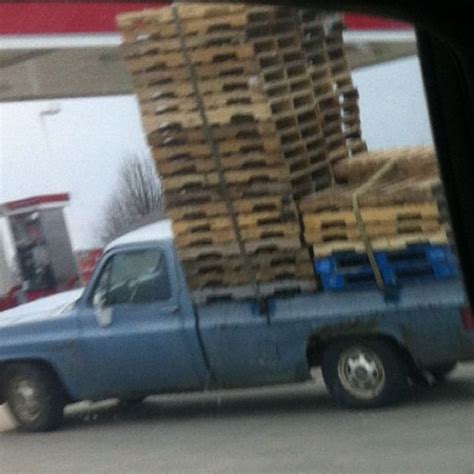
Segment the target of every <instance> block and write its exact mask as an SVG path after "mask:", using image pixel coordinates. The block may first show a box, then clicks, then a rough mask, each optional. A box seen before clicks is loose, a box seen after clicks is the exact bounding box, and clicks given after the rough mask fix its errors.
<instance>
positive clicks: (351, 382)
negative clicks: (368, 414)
mask: <svg viewBox="0 0 474 474" xmlns="http://www.w3.org/2000/svg"><path fill="white" fill-rule="evenodd" d="M322 373H323V378H324V382H325V383H326V386H327V388H328V390H329V392H330V393H331V395H332V396H333V397H334V399H335V400H336V403H337V404H338V405H341V406H345V407H350V408H374V407H379V406H383V405H387V404H389V403H394V402H396V401H398V400H400V399H401V398H402V397H403V395H404V394H405V393H406V391H407V389H408V371H407V368H406V364H405V363H404V361H403V360H402V358H401V357H400V354H399V352H398V351H397V350H396V349H395V347H393V346H392V344H390V343H388V342H385V341H382V340H371V339H367V340H364V339H351V340H341V341H337V342H334V343H332V344H330V345H329V347H328V348H327V349H326V350H325V352H324V354H323V361H322Z"/></svg>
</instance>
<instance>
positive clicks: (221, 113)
mask: <svg viewBox="0 0 474 474" xmlns="http://www.w3.org/2000/svg"><path fill="white" fill-rule="evenodd" d="M206 115H207V120H208V122H209V124H210V125H219V124H227V123H233V122H238V121H239V120H246V119H247V118H250V119H254V120H267V119H269V118H270V111H269V109H268V105H267V104H265V103H261V104H250V105H239V106H236V105H232V106H228V107H222V108H217V109H211V110H207V111H206ZM142 123H143V126H144V128H145V131H146V133H152V132H154V131H156V130H159V129H160V127H163V126H169V125H170V124H179V125H181V126H182V127H185V128H188V127H190V128H193V127H199V126H202V125H203V122H202V118H201V115H200V114H199V113H198V112H189V113H186V114H185V115H183V114H182V113H180V112H170V113H164V114H162V115H160V116H159V117H156V116H146V115H145V116H142Z"/></svg>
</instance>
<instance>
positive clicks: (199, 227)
mask: <svg viewBox="0 0 474 474" xmlns="http://www.w3.org/2000/svg"><path fill="white" fill-rule="evenodd" d="M172 227H173V232H174V234H175V235H176V236H180V235H190V234H194V233H199V234H200V233H206V232H216V233H218V232H224V233H227V231H228V230H232V220H231V219H230V217H228V216H216V217H212V218H204V219H195V220H186V221H175V222H173V224H172Z"/></svg>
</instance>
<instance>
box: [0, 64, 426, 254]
mask: <svg viewBox="0 0 474 474" xmlns="http://www.w3.org/2000/svg"><path fill="white" fill-rule="evenodd" d="M353 78H354V82H355V83H356V85H357V87H358V89H359V93H360V107H361V115H362V131H363V134H364V138H365V139H366V141H367V143H368V145H369V148H386V147H393V146H406V145H424V144H430V143H431V141H432V140H431V133H430V128H429V124H428V115H427V111H426V104H425V99H424V94H423V88H422V83H421V76H420V71H419V66H418V60H417V59H416V58H408V59H402V60H398V61H394V62H391V63H387V64H382V65H378V66H372V67H369V68H365V69H363V70H360V71H358V72H355V73H354V75H353ZM48 111H49V114H46V115H45V112H48ZM146 153H147V147H146V143H145V139H144V136H143V132H142V129H141V125H140V119H139V113H138V107H137V103H136V100H135V99H134V97H132V96H120V97H108V98H88V99H67V100H54V101H35V102H16V103H4V104H0V202H5V201H9V200H14V199H22V198H25V197H28V196H32V195H36V194H44V193H53V192H59V193H62V192H69V193H70V194H71V203H70V205H69V206H68V208H67V214H66V215H67V223H68V227H69V231H70V234H71V239H72V244H73V247H74V248H75V249H84V248H91V247H94V246H96V245H98V243H99V242H98V240H97V230H98V227H99V223H100V219H101V215H102V214H101V213H102V210H103V207H104V203H105V201H106V199H107V198H108V196H110V194H111V193H112V192H113V189H114V186H115V179H116V175H117V170H118V166H119V164H120V161H121V160H122V159H123V158H124V157H126V156H129V155H131V154H139V155H143V156H144V155H146Z"/></svg>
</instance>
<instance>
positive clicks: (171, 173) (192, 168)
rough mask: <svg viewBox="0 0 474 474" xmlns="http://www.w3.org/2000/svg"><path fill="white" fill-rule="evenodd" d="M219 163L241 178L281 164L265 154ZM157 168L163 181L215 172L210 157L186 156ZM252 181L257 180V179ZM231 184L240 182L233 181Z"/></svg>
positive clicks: (228, 159)
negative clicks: (180, 176)
mask: <svg viewBox="0 0 474 474" xmlns="http://www.w3.org/2000/svg"><path fill="white" fill-rule="evenodd" d="M219 162H220V166H221V167H222V169H223V170H225V171H226V172H231V171H238V172H239V176H242V173H244V172H245V171H252V172H257V171H259V170H260V171H261V172H262V173H265V172H266V171H267V170H268V169H271V170H273V169H274V167H275V166H278V165H280V164H281V157H280V156H279V155H276V154H265V153H247V154H234V155H230V156H224V157H222V158H220V159H219ZM157 168H158V171H159V173H160V176H161V177H162V178H163V179H164V180H165V181H166V180H167V179H168V178H169V177H175V176H179V175H190V174H194V173H207V174H209V173H212V172H216V171H217V167H216V165H215V163H214V160H213V158H211V157H210V156H208V157H207V158H201V159H199V158H193V157H189V156H186V157H183V158H179V159H175V160H173V161H165V162H161V163H157ZM253 174H255V173H253ZM245 176H248V174H245V175H244V177H242V180H244V182H247V180H246V179H245ZM233 179H234V178H233ZM254 179H258V177H257V178H254ZM233 182H240V181H236V180H235V179H234V181H233Z"/></svg>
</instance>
